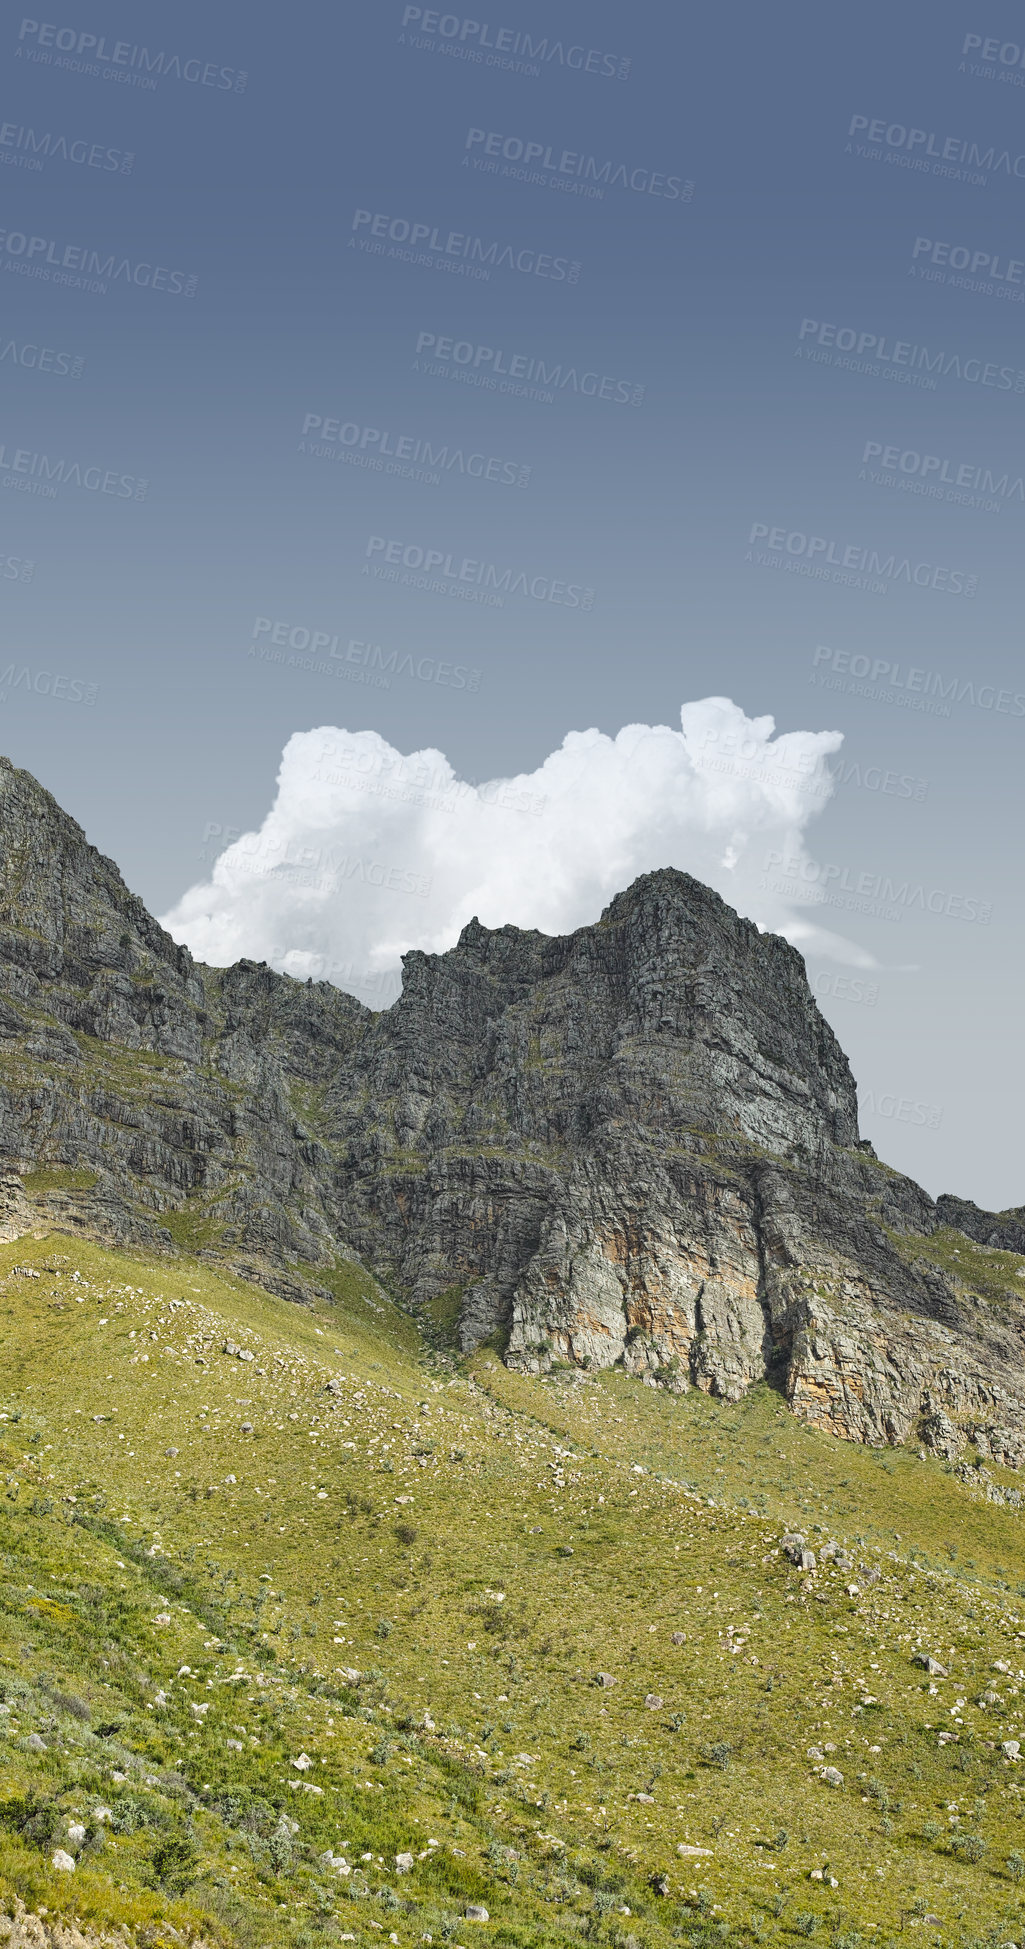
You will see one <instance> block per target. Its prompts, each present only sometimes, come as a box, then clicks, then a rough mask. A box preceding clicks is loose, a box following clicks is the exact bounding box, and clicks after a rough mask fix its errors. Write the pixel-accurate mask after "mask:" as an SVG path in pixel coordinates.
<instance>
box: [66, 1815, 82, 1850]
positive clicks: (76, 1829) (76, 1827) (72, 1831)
mask: <svg viewBox="0 0 1025 1949" xmlns="http://www.w3.org/2000/svg"><path fill="white" fill-rule="evenodd" d="M68 1840H69V1841H73V1842H74V1844H75V1846H76V1847H81V1845H82V1842H83V1841H84V1840H85V1828H84V1827H83V1825H82V1822H81V1821H80V1820H73V1821H72V1822H71V1823H70V1825H69V1827H68Z"/></svg>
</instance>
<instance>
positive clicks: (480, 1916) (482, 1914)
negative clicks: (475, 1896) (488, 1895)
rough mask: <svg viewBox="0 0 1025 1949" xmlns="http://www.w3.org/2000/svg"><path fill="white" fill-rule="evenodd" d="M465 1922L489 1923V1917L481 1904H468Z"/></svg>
mask: <svg viewBox="0 0 1025 1949" xmlns="http://www.w3.org/2000/svg"><path fill="white" fill-rule="evenodd" d="M466 1920H467V1921H468V1922H490V1920H491V1917H490V1915H489V1914H488V1911H487V1909H486V1908H485V1907H484V1904H483V1902H468V1903H467V1908H466Z"/></svg>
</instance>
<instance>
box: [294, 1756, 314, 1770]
mask: <svg viewBox="0 0 1025 1949" xmlns="http://www.w3.org/2000/svg"><path fill="white" fill-rule="evenodd" d="M292 1765H293V1766H295V1767H297V1768H298V1770H299V1772H300V1773H305V1772H306V1770H307V1768H308V1767H310V1766H312V1765H313V1761H312V1760H311V1758H310V1756H309V1753H300V1755H299V1758H298V1759H297V1760H293V1761H292Z"/></svg>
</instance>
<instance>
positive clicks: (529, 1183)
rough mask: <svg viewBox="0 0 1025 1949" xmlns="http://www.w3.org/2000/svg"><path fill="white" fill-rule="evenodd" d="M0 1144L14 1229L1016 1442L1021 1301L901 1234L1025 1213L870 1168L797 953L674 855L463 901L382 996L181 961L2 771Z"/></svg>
mask: <svg viewBox="0 0 1025 1949" xmlns="http://www.w3.org/2000/svg"><path fill="white" fill-rule="evenodd" d="M0 1162H2V1163H3V1165H4V1166H5V1167H6V1176H5V1177H4V1178H3V1179H2V1181H0V1231H3V1228H4V1227H7V1230H6V1232H4V1235H5V1236H7V1237H15V1236H18V1227H20V1228H21V1229H22V1230H24V1229H28V1228H30V1227H32V1226H36V1227H38V1226H39V1225H40V1224H41V1223H44V1224H54V1225H58V1226H60V1227H63V1228H65V1229H69V1228H73V1227H75V1226H84V1227H87V1228H89V1229H90V1230H92V1231H94V1232H96V1233H97V1234H99V1235H101V1236H103V1237H105V1238H109V1239H112V1240H115V1241H120V1242H125V1243H149V1244H161V1245H163V1246H165V1247H167V1248H170V1247H172V1245H173V1243H174V1242H175V1241H177V1242H179V1243H181V1244H186V1245H188V1246H189V1247H190V1248H191V1249H199V1250H207V1251H216V1252H217V1253H218V1254H220V1255H226V1256H227V1257H228V1258H229V1259H230V1261H231V1262H232V1263H233V1264H234V1265H236V1266H237V1267H238V1269H239V1270H242V1271H246V1270H251V1271H253V1273H254V1275H255V1276H258V1277H260V1278H261V1279H262V1280H263V1282H264V1283H265V1284H267V1283H270V1284H271V1285H276V1288H277V1290H280V1291H283V1292H285V1293H289V1294H292V1295H297V1294H298V1293H300V1292H301V1290H302V1284H301V1282H302V1280H303V1279H309V1278H311V1277H312V1278H316V1276H317V1269H318V1268H324V1267H326V1266H328V1265H329V1264H330V1263H331V1262H332V1260H333V1259H335V1258H336V1257H337V1256H338V1255H339V1254H343V1255H346V1254H351V1253H352V1251H356V1252H358V1253H359V1254H360V1255H361V1256H362V1258H363V1259H364V1261H365V1263H366V1264H367V1265H369V1266H370V1267H371V1268H373V1269H374V1270H375V1271H376V1272H377V1274H378V1275H379V1276H380V1277H381V1278H383V1279H384V1280H385V1281H387V1282H388V1283H389V1284H390V1285H391V1287H392V1289H393V1290H394V1291H396V1292H397V1293H398V1294H400V1295H401V1296H403V1297H405V1298H407V1299H408V1300H410V1301H411V1302H412V1303H413V1304H414V1305H417V1304H421V1303H423V1302H424V1301H427V1300H429V1299H431V1298H433V1297H434V1296H436V1295H437V1294H438V1293H440V1292H441V1291H443V1290H447V1289H451V1288H458V1290H459V1295H460V1328H459V1330H460V1337H461V1341H462V1344H463V1346H464V1348H465V1349H469V1348H471V1347H473V1346H474V1345H476V1344H479V1343H480V1342H481V1341H482V1340H484V1339H490V1338H494V1339H495V1340H496V1343H498V1344H500V1345H501V1347H502V1350H503V1352H504V1355H505V1358H506V1359H507V1360H508V1361H509V1362H510V1363H511V1364H513V1365H516V1366H519V1367H522V1368H524V1369H526V1370H527V1371H529V1372H538V1371H542V1370H544V1369H545V1368H547V1367H548V1366H549V1365H550V1364H551V1363H552V1361H553V1360H560V1359H561V1360H565V1361H570V1362H575V1363H578V1364H586V1365H588V1366H590V1367H592V1368H601V1367H606V1366H609V1365H611V1364H613V1363H616V1362H621V1363H622V1364H623V1365H624V1366H625V1367H626V1368H627V1370H628V1371H630V1372H632V1373H635V1374H639V1375H644V1376H645V1377H647V1378H649V1379H654V1380H656V1381H657V1382H659V1383H661V1384H663V1385H665V1386H667V1387H669V1388H671V1389H675V1390H678V1391H680V1390H683V1389H685V1388H687V1387H690V1386H697V1387H701V1388H704V1389H706V1390H708V1391H709V1392H712V1393H716V1394H719V1395H721V1396H723V1397H725V1398H727V1399H737V1398H739V1397H740V1396H741V1395H742V1394H743V1393H744V1392H745V1391H746V1390H747V1389H748V1388H749V1387H750V1386H751V1385H752V1384H753V1383H755V1382H757V1381H760V1380H769V1381H770V1382H771V1383H772V1384H773V1385H775V1386H777V1387H779V1388H781V1389H782V1390H783V1391H784V1392H785V1394H786V1397H787V1399H788V1400H789V1401H790V1403H791V1405H792V1407H793V1408H794V1410H795V1412H797V1413H798V1414H800V1415H802V1416H803V1417H804V1418H805V1419H807V1420H809V1421H811V1422H814V1423H815V1424H817V1425H819V1426H822V1427H825V1428H829V1429H831V1430H833V1431H834V1432H836V1433H838V1434H843V1435H846V1436H848V1437H851V1438H853V1439H857V1440H862V1441H871V1442H887V1441H904V1440H906V1439H908V1438H910V1437H912V1436H914V1438H915V1439H917V1440H920V1441H924V1442H926V1443H927V1444H931V1445H932V1446H933V1447H934V1448H935V1449H936V1450H937V1451H938V1452H940V1453H943V1454H950V1455H954V1454H956V1453H958V1452H959V1449H960V1447H961V1446H962V1445H963V1442H964V1440H965V1439H966V1438H968V1437H970V1438H972V1439H975V1440H976V1441H977V1445H978V1446H979V1447H980V1448H981V1449H982V1450H983V1452H984V1453H985V1454H986V1455H987V1456H988V1457H989V1458H991V1459H1001V1460H1003V1459H1006V1460H1012V1459H1013V1460H1014V1462H1015V1465H1017V1461H1018V1458H1019V1456H1020V1457H1021V1459H1023V1460H1025V1398H1023V1396H1025V1387H1023V1385H1022V1382H1021V1380H1020V1379H1019V1377H1020V1376H1021V1375H1022V1372H1023V1362H1022V1353H1023V1346H1025V1305H1023V1303H1022V1295H1021V1294H1020V1293H1018V1292H1015V1293H1013V1294H1009V1295H1008V1298H1007V1303H1006V1305H1004V1304H1001V1305H999V1306H997V1305H995V1304H993V1303H990V1302H986V1301H984V1300H983V1299H982V1298H981V1297H978V1296H976V1295H974V1294H972V1293H971V1292H969V1291H968V1290H967V1289H966V1288H965V1287H963V1286H962V1285H960V1284H959V1283H958V1282H957V1281H955V1280H954V1279H953V1278H949V1277H947V1276H946V1275H945V1274H944V1273H943V1272H942V1271H941V1270H940V1269H939V1267H938V1266H937V1265H936V1264H934V1263H930V1262H929V1260H928V1259H927V1258H926V1257H924V1256H919V1254H918V1251H917V1248H916V1245H915V1240H916V1238H917V1239H918V1240H919V1241H921V1242H922V1243H924V1241H925V1240H926V1239H927V1238H928V1236H929V1234H930V1233H932V1232H933V1231H934V1230H935V1228H936V1227H937V1225H939V1224H955V1225H958V1226H960V1227H961V1228H962V1229H963V1230H964V1231H965V1232H966V1233H967V1234H968V1235H969V1236H971V1237H973V1238H979V1239H982V1236H983V1234H985V1240H984V1242H987V1243H992V1242H994V1238H995V1237H996V1235H997V1234H999V1242H1001V1243H1004V1244H1005V1245H1006V1246H1007V1247H1008V1248H1009V1249H1014V1250H1019V1249H1022V1248H1023V1246H1025V1228H1023V1227H1022V1225H1021V1223H1020V1219H1021V1214H1020V1213H1005V1214H1002V1215H1001V1216H1000V1217H999V1218H995V1217H994V1216H993V1215H992V1214H988V1213H982V1212H979V1211H977V1209H976V1207H974V1206H969V1205H965V1204H964V1203H963V1202H962V1201H959V1200H954V1199H945V1200H941V1201H940V1204H939V1206H937V1205H935V1204H934V1203H933V1202H932V1200H931V1199H930V1198H928V1197H927V1196H926V1194H925V1193H924V1192H923V1191H922V1190H921V1189H920V1188H919V1187H918V1186H917V1185H915V1184H913V1183H912V1182H911V1180H910V1179H908V1178H905V1177H902V1176H900V1175H899V1174H898V1173H895V1172H893V1171H891V1170H889V1169H888V1168H887V1167H885V1166H884V1165H882V1164H881V1163H880V1162H879V1161H878V1159H877V1158H876V1156H875V1154H874V1152H873V1150H872V1147H871V1145H869V1144H866V1143H863V1142H861V1141H860V1140H859V1137H858V1126H857V1107H856V1095H855V1087H854V1082H853V1078H852V1076H851V1073H850V1069H849V1066H848V1064H847V1060H846V1058H845V1056H844V1054H843V1052H842V1050H841V1049H840V1047H839V1044H838V1043H837V1041H836V1038H835V1037H834V1035H833V1033H832V1031H831V1030H830V1028H829V1027H828V1025H827V1023H826V1022H825V1021H824V1020H823V1018H822V1016H821V1015H820V1013H819V1011H818V1008H817V1007H816V1005H815V1002H814V999H813V997H812V995H811V992H810V990H809V987H808V983H807V979H806V976H805V970H804V964H803V961H802V960H801V957H800V956H799V955H798V954H797V953H796V952H795V950H794V949H792V948H791V947H789V946H788V945H787V943H786V942H785V941H783V940H781V939H780V938H778V937H777V936H774V935H765V934H760V933H759V932H758V930H757V929H756V928H755V927H754V926H752V925H751V924H750V923H749V922H747V921H744V920H742V919H740V918H738V916H737V915H736V914H735V913H734V912H733V911H732V909H731V908H729V907H728V906H727V905H726V904H725V902H723V901H722V900H721V899H719V897H718V896H717V895H716V894H714V893H713V892H711V891H710V890H709V889H708V888H707V887H704V886H702V885H701V884H700V883H699V882H697V881H695V880H693V879H691V878H689V877H688V876H687V875H686V874H682V873H678V872H676V871H673V870H666V871H662V872H657V873H652V874H648V875H646V876H645V877H644V878H642V879H640V880H638V881H637V882H636V883H635V885H634V886H632V887H631V888H630V889H629V890H628V891H627V892H625V893H623V894H621V895H619V896H618V897H617V899H615V900H614V901H613V902H612V904H611V905H610V907H609V908H608V909H607V911H606V912H605V913H604V914H603V915H602V917H601V919H600V920H599V921H598V922H597V923H596V924H595V925H594V926H591V927H583V928H579V929H577V930H576V931H575V932H574V933H573V934H570V935H567V936H565V937H560V938H550V937H548V936H545V935H541V934H538V933H532V932H526V931H523V930H520V929H517V928H513V927H504V928H500V929H497V930H489V929H487V928H484V927H482V926H481V925H480V924H479V923H478V922H477V921H473V922H471V923H470V925H469V926H468V927H466V928H465V929H464V930H463V933H462V935H461V937H460V940H459V942H458V944H457V946H456V947H454V948H453V949H451V950H450V951H449V952H448V953H446V954H441V955H427V954H422V953H419V952H415V953H411V954H408V955H407V956H406V957H405V963H404V984H403V992H402V995H401V997H400V998H399V1000H398V1001H397V1002H395V1004H394V1005H393V1006H392V1007H391V1008H390V1009H388V1010H387V1011H386V1012H384V1013H383V1014H379V1015H375V1014H373V1013H371V1011H369V1010H368V1009H366V1008H364V1007H363V1006H362V1004H360V1003H359V1002H357V1001H355V1000H353V999H352V998H351V997H350V996H347V995H344V994H342V993H340V992H339V991H338V990H336V989H334V988H331V987H330V986H329V985H328V984H325V983H320V984H316V985H315V984H313V983H306V984H302V983H299V982H296V981H293V980H291V979H289V978H288V977H287V976H282V975H276V974H274V973H272V972H271V970H270V969H268V968H267V967H265V966H257V965H255V964H253V963H252V962H247V961H242V962H239V963H238V964H236V966H234V967H233V968H229V969H226V970H215V969H210V968H204V967H201V966H200V965H199V964H197V963H195V962H193V960H192V958H191V956H190V955H189V954H188V952H187V951H186V950H185V949H184V948H181V947H179V946H177V945H176V944H175V942H173V941H172V940H171V939H170V937H169V936H168V935H167V934H166V933H164V932H163V930H162V929H161V928H160V927H159V926H158V925H157V923H156V922H155V921H154V920H153V919H152V918H151V917H150V916H149V915H148V914H147V913H146V911H145V909H144V907H143V906H142V905H141V903H140V902H139V901H138V900H137V899H136V898H135V897H134V896H133V895H131V894H130V893H129V892H128V890H127V888H126V887H125V886H124V884H123V882H122V880H121V878H120V875H119V874H118V872H117V869H116V868H115V867H114V866H113V865H112V864H111V862H110V861H108V860H105V859H104V858H102V856H101V855H99V854H98V853H97V852H96V851H95V850H94V849H93V848H92V847H90V846H89V845H88V843H87V842H86V840H85V837H84V835H83V833H82V832H81V830H80V828H79V827H78V826H76V825H75V824H74V822H73V821H72V820H70V819H69V818H68V817H67V816H66V815H65V814H64V813H62V812H61V811H60V809H59V808H58V807H57V806H56V804H55V803H54V801H53V800H52V799H51V798H50V797H49V795H48V794H47V793H45V792H44V791H43V790H42V788H41V787H40V786H39V785H37V784H36V782H35V781H34V780H33V779H31V778H29V777H28V775H27V774H25V773H21V772H15V771H14V770H13V769H12V768H11V767H10V766H9V765H8V764H7V762H6V761H2V762H0ZM11 1227H14V1228H15V1229H13V1230H12V1229H11ZM1019 1237H1020V1238H1021V1241H1022V1243H1021V1245H1019V1243H1018V1240H1019Z"/></svg>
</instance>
